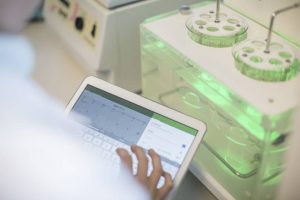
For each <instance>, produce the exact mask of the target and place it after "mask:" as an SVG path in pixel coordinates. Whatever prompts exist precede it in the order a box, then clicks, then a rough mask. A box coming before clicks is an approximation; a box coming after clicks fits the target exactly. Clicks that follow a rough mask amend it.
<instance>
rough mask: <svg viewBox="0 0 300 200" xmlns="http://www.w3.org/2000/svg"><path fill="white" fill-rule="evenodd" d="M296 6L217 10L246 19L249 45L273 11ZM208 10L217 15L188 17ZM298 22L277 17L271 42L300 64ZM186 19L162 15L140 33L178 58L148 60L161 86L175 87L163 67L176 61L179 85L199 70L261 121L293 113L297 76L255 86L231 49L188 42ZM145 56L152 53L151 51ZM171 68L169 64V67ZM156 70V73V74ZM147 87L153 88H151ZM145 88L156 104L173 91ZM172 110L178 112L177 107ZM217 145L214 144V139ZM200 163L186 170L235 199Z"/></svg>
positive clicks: (283, 1)
mask: <svg viewBox="0 0 300 200" xmlns="http://www.w3.org/2000/svg"><path fill="white" fill-rule="evenodd" d="M295 2H297V0H255V1H248V0H225V1H224V4H226V7H225V6H223V7H222V8H221V12H225V13H227V14H234V15H237V16H240V17H243V18H245V19H246V21H247V23H248V25H249V30H248V36H247V39H255V38H263V39H265V38H266V37H267V33H268V32H267V27H268V25H269V20H270V17H271V14H272V13H273V12H274V11H276V10H277V9H280V8H283V7H286V6H289V5H291V4H293V3H295ZM211 10H215V4H209V5H207V6H202V7H195V8H194V9H193V10H192V14H196V13H197V14H199V13H208V12H209V11H211ZM192 14H191V16H192ZM299 17H300V11H299V9H295V10H291V11H290V12H287V13H283V14H282V15H279V16H278V17H277V18H276V20H275V24H276V25H275V31H274V32H275V33H276V34H273V37H272V40H273V41H278V42H282V43H286V42H287V41H288V44H289V45H291V47H292V48H293V50H295V54H296V57H298V58H300V51H299V47H300V40H299V36H298V34H299V32H300V26H299V25H298V23H299V22H298V20H297V19H299ZM188 18H189V16H184V15H180V14H176V13H171V14H169V15H166V16H165V17H163V16H159V17H157V19H159V20H155V19H153V21H150V22H149V23H148V22H146V23H144V24H143V25H142V27H141V30H142V31H145V32H147V34H148V33H150V34H152V35H151V37H149V38H150V39H149V41H150V40H151V39H153V38H159V39H158V40H159V41H163V44H161V45H162V46H164V47H165V48H166V49H173V50H174V51H175V52H176V56H177V57H178V58H177V57H176V56H175V55H171V54H168V53H169V52H167V53H166V54H165V55H163V56H162V57H166V56H167V55H169V57H166V58H165V59H162V60H160V63H159V62H156V61H152V60H150V59H149V60H147V61H146V62H145V63H153V64H152V66H153V69H151V70H149V71H151V72H153V74H154V71H155V70H157V71H159V72H158V73H159V74H160V75H162V76H161V77H159V78H158V79H160V80H163V81H162V83H165V85H168V84H167V83H172V82H174V76H173V74H172V73H171V70H169V69H168V70H167V69H166V68H167V67H165V66H168V64H167V63H168V62H169V60H174V62H173V66H174V65H177V64H178V63H179V64H178V65H181V66H180V67H182V70H181V68H180V67H179V66H175V67H174V68H173V69H172V70H173V71H175V70H177V71H176V73H177V74H179V73H181V78H182V77H183V76H185V77H188V78H183V79H184V80H185V81H187V82H188V83H189V84H191V83H195V82H196V81H197V72H196V73H195V74H194V76H193V67H194V66H193V65H195V66H201V67H202V68H203V69H204V70H205V71H206V72H208V73H209V74H210V75H211V77H214V78H215V79H216V80H218V81H219V82H220V83H222V84H223V85H225V86H226V87H228V88H230V90H231V91H234V94H235V95H236V96H239V97H240V100H241V101H243V102H246V103H247V104H249V105H252V106H253V107H255V108H256V109H257V110H259V112H261V113H262V114H263V115H264V116H277V115H280V114H281V113H285V112H287V111H290V110H293V109H294V108H295V107H297V105H298V104H299V101H298V98H297V95H298V94H297V93H296V92H295V91H297V90H299V80H300V76H299V75H298V76H297V77H296V78H294V79H293V80H290V81H287V82H277V83H270V82H263V81H257V80H254V79H251V78H249V77H247V76H245V75H243V74H241V73H240V72H239V71H238V70H237V69H236V67H235V66H234V58H233V56H232V48H213V47H206V46H203V45H200V44H198V43H196V42H195V41H193V40H192V39H191V38H189V36H188V34H187V30H186V29H185V23H186V21H187V19H188ZM287 22H288V23H287ZM174 33H176V34H174ZM145 35H146V34H145ZM152 36H153V38H152ZM147 39H148V38H147V37H145V41H146V40H147ZM155 42H157V43H159V42H158V41H154V42H153V43H155ZM149 44H150V42H149ZM149 46H150V45H149ZM144 48H145V49H146V48H147V46H144ZM149 52H155V51H154V50H152V51H151V50H149ZM145 53H147V49H146V50H145ZM153 55H156V54H155V53H153V54H152V53H150V56H153ZM150 56H149V57H150ZM145 57H146V56H145ZM159 57H160V55H158V56H157V57H155V58H156V59H158V58H159ZM179 58H180V59H181V58H184V59H185V60H187V61H188V62H189V61H191V64H190V65H191V66H190V67H189V66H185V65H188V64H189V63H187V64H184V61H182V60H184V59H182V60H180V59H179ZM170 63H172V62H171V61H170ZM147 65H148V64H147ZM171 65H172V64H171ZM145 66H146V65H145ZM149 66H150V64H149ZM156 66H157V68H158V69H154V68H155V67H156ZM176 67H178V68H176ZM184 67H185V68H184ZM170 68H171V67H170ZM149 74H150V72H149ZM193 78H194V79H193ZM175 81H177V80H175ZM179 81H181V80H179ZM157 82H158V81H157ZM151 83H152V85H155V86H151ZM147 87H149V90H148V91H146V92H147V94H146V95H145V96H147V97H148V98H152V99H154V100H156V101H159V98H157V99H155V98H156V97H155V95H153V96H151V95H152V94H157V93H164V92H165V93H166V94H167V93H168V92H166V91H170V89H173V88H167V87H169V86H166V88H164V84H160V83H156V81H154V79H153V80H152V79H151V81H149V85H147ZM143 89H144V86H143ZM151 90H152V91H151ZM155 90H156V91H155ZM157 90H159V91H157ZM175 90H176V89H175ZM278 91H280V92H278ZM143 92H144V90H143ZM153 97H154V98H153ZM235 106H236V108H237V107H238V106H239V105H238V101H237V104H236V105H235ZM174 107H175V109H176V106H174ZM231 112H232V113H234V112H235V111H234V110H231ZM206 117H208V116H206ZM285 122H286V121H285ZM285 122H283V123H279V125H278V127H276V128H275V129H278V131H283V132H284V131H286V130H285V129H286V127H284V126H285ZM215 123H218V122H215ZM263 125H266V124H263ZM263 125H262V126H263ZM283 127H284V128H283ZM210 128H212V127H210V126H209V125H208V130H209V129H210ZM215 139H216V140H217V138H215ZM218 139H220V138H218ZM200 150H201V151H202V152H201V151H200V152H199V154H200V155H201V156H203V155H210V154H209V152H204V153H203V150H204V148H202V149H201V148H200ZM206 151H207V150H206ZM199 159H200V158H199V156H198V157H197V156H196V157H195V158H194V161H193V163H192V165H191V167H190V169H191V171H192V172H193V173H194V174H195V175H196V176H197V177H198V178H199V179H200V180H201V181H202V182H203V183H204V184H205V185H206V186H207V187H208V188H209V189H210V190H211V191H212V193H213V194H214V195H215V196H216V197H218V198H220V199H234V198H235V197H234V196H232V194H231V193H229V192H228V191H227V190H226V189H225V188H224V187H223V186H224V185H222V184H220V183H219V182H218V181H217V180H216V179H214V177H212V176H211V174H209V173H208V172H207V169H205V168H202V166H201V164H200V161H199ZM206 159H207V160H208V162H207V163H210V164H211V163H214V162H215V160H216V159H215V158H214V157H213V155H212V154H211V156H208V158H206ZM212 168H214V167H212ZM222 170H223V169H222ZM214 171H215V172H216V174H219V175H222V172H221V170H220V169H217V168H216V170H214ZM223 174H225V170H224V173H223ZM225 184H226V183H225ZM229 184H230V183H229ZM232 187H234V186H232ZM257 187H258V186H257ZM246 195H247V193H246ZM249 198H250V195H249ZM266 199H267V197H266Z"/></svg>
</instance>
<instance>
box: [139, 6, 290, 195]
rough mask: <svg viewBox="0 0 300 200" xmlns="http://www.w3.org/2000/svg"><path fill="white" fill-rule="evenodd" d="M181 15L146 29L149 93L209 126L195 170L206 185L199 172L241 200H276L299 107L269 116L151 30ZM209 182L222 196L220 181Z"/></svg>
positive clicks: (145, 88) (145, 63) (145, 83)
mask: <svg viewBox="0 0 300 200" xmlns="http://www.w3.org/2000/svg"><path fill="white" fill-rule="evenodd" d="M209 3H210V2H205V3H200V4H199V5H197V7H201V6H205V5H207V4H209ZM175 14H177V11H176V12H175V11H174V12H171V13H167V14H164V15H161V16H156V17H153V18H151V19H148V20H146V21H145V22H144V24H142V25H141V29H140V32H141V57H142V84H143V88H142V91H143V95H144V96H145V97H147V98H150V99H152V100H154V101H157V102H159V103H161V104H163V105H166V106H168V107H171V108H173V109H175V110H178V111H180V112H183V113H185V114H187V115H190V116H192V117H195V118H198V119H200V120H202V121H204V122H205V123H206V124H207V127H208V130H207V133H206V135H205V138H204V141H203V142H202V144H201V145H200V147H199V149H198V151H197V154H196V155H195V157H194V159H193V162H192V164H191V167H190V169H191V170H192V172H193V173H194V174H195V175H196V176H198V177H200V180H201V181H203V180H202V179H201V177H202V176H201V175H199V174H203V173H204V174H205V173H207V174H209V175H210V176H212V177H213V179H215V180H216V181H217V183H218V184H220V186H222V187H223V188H224V189H225V190H226V191H227V192H228V193H229V194H230V195H231V196H232V197H233V198H235V199H243V200H244V199H245V200H246V199H273V198H274V197H275V196H276V191H277V188H278V185H279V183H280V180H281V173H282V171H283V167H284V162H283V156H284V154H285V152H286V151H287V143H288V142H287V138H288V136H289V134H290V132H291V127H292V124H291V118H292V113H293V109H289V110H286V111H284V112H282V113H280V114H276V115H266V114H264V113H263V112H261V111H260V110H259V109H257V108H256V107H254V106H253V105H251V104H249V103H248V102H247V101H245V100H244V99H243V98H242V97H240V96H238V95H237V94H236V93H235V91H233V90H232V89H231V88H228V87H227V86H226V85H225V84H223V83H222V82H221V81H219V80H218V79H216V78H215V77H214V75H212V74H210V73H208V72H207V70H205V69H204V68H203V67H202V66H199V65H197V64H196V63H195V62H194V61H193V60H191V59H190V58H188V57H186V56H184V55H183V54H182V53H180V52H179V51H178V50H177V49H175V48H173V47H172V45H170V44H168V43H167V42H165V41H164V40H163V39H161V38H160V37H159V36H158V35H156V34H154V33H153V32H152V31H151V30H149V29H148V28H147V27H146V25H147V24H149V23H153V22H155V21H158V20H160V19H163V18H167V17H169V16H172V15H175ZM187 34H188V33H187ZM199 56H201V55H199ZM203 59H209V58H203ZM237 84H238V83H237ZM249 92H251V91H249ZM269 103H272V99H270V102H269ZM202 178H203V177H202ZM203 182H204V183H207V184H206V185H207V186H208V188H210V189H211V190H212V191H213V193H214V192H215V194H216V195H217V196H218V193H219V191H218V189H216V190H215V189H214V183H210V182H209V180H204V181H203ZM216 187H218V186H216ZM221 196H223V195H221ZM224 196H226V195H224ZM224 196H223V197H224Z"/></svg>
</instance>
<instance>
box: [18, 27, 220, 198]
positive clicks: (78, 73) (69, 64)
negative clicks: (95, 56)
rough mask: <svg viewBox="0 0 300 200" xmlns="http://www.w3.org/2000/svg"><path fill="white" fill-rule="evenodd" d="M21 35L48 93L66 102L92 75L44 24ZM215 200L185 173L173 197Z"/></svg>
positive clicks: (197, 181)
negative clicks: (28, 46)
mask: <svg viewBox="0 0 300 200" xmlns="http://www.w3.org/2000/svg"><path fill="white" fill-rule="evenodd" d="M23 34H24V35H25V36H26V37H27V38H28V39H29V40H30V42H31V43H32V45H33V47H34V49H35V52H36V67H35V70H34V72H33V79H34V80H35V81H36V82H37V83H38V84H39V85H40V86H41V87H42V88H43V89H44V90H45V91H46V92H47V93H48V94H50V95H51V96H53V97H54V98H56V99H57V100H58V101H60V102H61V103H62V104H64V105H66V104H67V103H68V102H69V100H70V98H71V97H72V96H73V94H74V93H75V91H76V90H77V88H78V87H79V85H80V83H81V82H82V81H83V80H84V78H85V77H87V76H89V75H91V74H90V73H89V72H88V71H86V70H85V69H84V67H82V66H80V65H79V64H78V63H77V62H76V61H75V60H74V59H73V58H72V57H71V56H70V55H69V54H68V52H67V50H66V48H65V46H64V42H63V41H62V40H61V39H60V38H59V36H58V35H56V34H55V33H54V32H53V31H52V30H50V29H49V28H48V27H47V26H46V25H45V24H44V23H34V24H30V25H29V26H28V27H26V29H25V30H24V31H23ZM200 199H201V200H203V199H205V200H215V199H216V198H215V197H214V196H213V195H212V194H211V193H210V192H209V191H208V190H207V189H206V188H205V186H204V185H203V184H202V183H201V182H200V181H199V180H198V179H197V178H196V177H195V176H194V175H193V174H192V173H191V172H188V173H187V174H186V176H185V178H184V180H183V182H182V184H181V185H180V187H179V190H178V192H177V195H176V197H175V199H174V200H200Z"/></svg>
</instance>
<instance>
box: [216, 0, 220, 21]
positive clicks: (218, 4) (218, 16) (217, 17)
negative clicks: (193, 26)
mask: <svg viewBox="0 0 300 200" xmlns="http://www.w3.org/2000/svg"><path fill="white" fill-rule="evenodd" d="M220 2H221V0H217V8H216V20H215V22H216V23H219V22H220Z"/></svg>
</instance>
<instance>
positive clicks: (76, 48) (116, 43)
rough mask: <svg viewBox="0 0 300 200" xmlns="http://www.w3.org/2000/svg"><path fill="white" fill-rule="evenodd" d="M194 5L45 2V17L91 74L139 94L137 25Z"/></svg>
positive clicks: (181, 0) (165, 0)
mask: <svg viewBox="0 0 300 200" xmlns="http://www.w3.org/2000/svg"><path fill="white" fill-rule="evenodd" d="M107 2H110V3H113V2H123V3H124V2H127V1H126V0H125V1H120V0H119V1H113V0H112V1H107ZM195 2H198V0H146V1H137V2H134V3H131V4H126V5H124V6H120V7H117V8H115V9H108V8H107V7H104V6H103V5H102V4H100V3H99V2H98V1H96V0H85V1H82V0H46V1H45V5H44V15H45V19H46V22H47V23H48V24H49V26H51V27H52V28H53V29H55V31H56V32H57V33H58V34H59V35H60V36H61V38H62V39H63V41H64V42H65V43H66V46H67V47H68V49H69V50H70V52H71V53H72V55H73V56H74V58H75V59H77V60H78V61H79V63H80V64H81V65H83V66H84V67H86V69H88V70H89V71H90V72H91V74H94V75H97V76H98V77H100V78H102V79H105V80H107V81H109V82H112V83H114V84H116V85H118V86H120V87H123V88H125V89H128V90H130V91H139V90H140V89H141V72H140V47H139V24H140V23H141V22H142V21H143V20H144V19H146V18H147V17H150V16H154V15H157V14H160V13H164V12H167V11H171V10H176V9H179V7H180V6H181V5H182V4H191V3H195ZM118 5H120V4H118ZM108 7H110V6H108Z"/></svg>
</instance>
